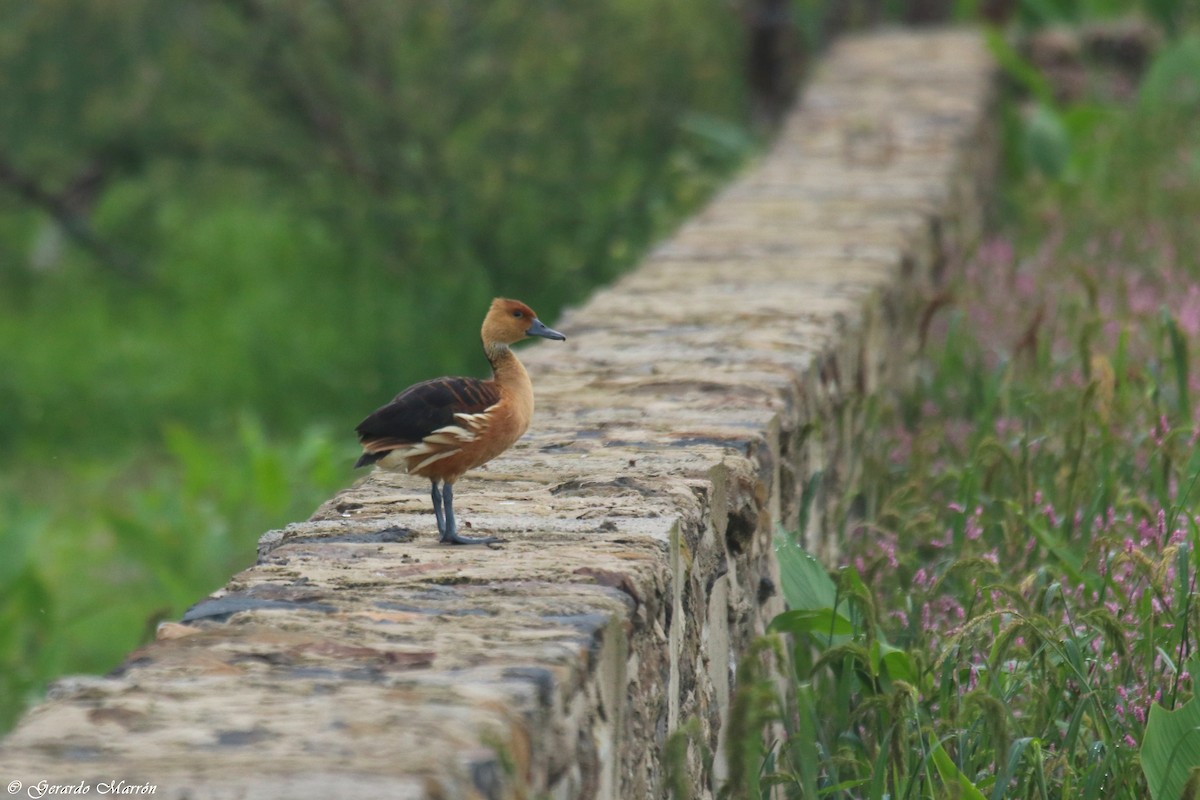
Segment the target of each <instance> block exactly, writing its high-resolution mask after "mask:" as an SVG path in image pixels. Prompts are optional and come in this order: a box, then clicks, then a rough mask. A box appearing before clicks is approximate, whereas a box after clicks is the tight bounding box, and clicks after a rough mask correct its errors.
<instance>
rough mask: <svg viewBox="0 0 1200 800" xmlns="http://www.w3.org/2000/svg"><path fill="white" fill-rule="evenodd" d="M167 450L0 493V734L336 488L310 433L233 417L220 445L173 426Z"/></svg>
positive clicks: (328, 459) (329, 456) (40, 474)
mask: <svg viewBox="0 0 1200 800" xmlns="http://www.w3.org/2000/svg"><path fill="white" fill-rule="evenodd" d="M166 438H167V441H168V453H167V455H166V456H165V457H163V458H162V459H161V460H158V461H156V462H154V463H146V462H145V461H144V460H140V459H139V460H138V461H135V462H131V463H128V464H125V465H117V466H116V467H114V465H111V464H106V463H98V462H93V463H88V462H67V463H65V464H63V465H61V466H60V468H61V469H63V470H64V471H65V474H62V475H52V474H50V473H48V472H44V471H43V470H45V469H46V468H45V467H41V468H40V469H39V470H38V471H37V472H35V473H34V474H30V475H27V476H24V477H23V478H21V479H19V480H14V481H13V482H12V483H11V484H6V485H5V486H4V487H3V489H2V490H0V508H2V509H3V511H4V513H3V515H0V551H2V552H4V553H5V559H4V560H3V562H0V596H2V597H3V598H4V603H3V604H0V698H3V703H2V704H0V727H7V725H8V724H9V723H10V722H11V721H12V719H13V717H14V716H15V715H16V714H17V713H18V712H19V711H20V708H21V705H22V703H23V702H24V701H25V700H27V699H29V698H30V697H31V696H32V695H34V694H35V693H36V692H37V691H38V690H40V688H41V686H42V684H43V683H44V682H45V680H46V678H47V676H50V675H57V674H61V673H63V672H64V671H68V670H71V671H89V672H100V671H104V670H107V669H109V668H110V667H111V666H112V665H114V664H115V663H116V662H117V661H118V660H119V659H120V658H121V657H122V656H123V655H124V654H125V653H127V652H128V651H129V650H131V649H132V648H134V647H135V646H137V645H138V644H139V643H140V642H143V641H145V640H146V639H148V638H149V637H150V636H152V635H153V632H154V628H155V624H156V623H157V622H158V621H159V620H161V619H164V618H170V617H176V616H178V615H179V614H181V613H182V612H183V611H184V610H185V609H186V608H187V607H188V606H189V605H191V604H192V603H194V602H195V601H196V600H197V599H198V598H199V597H201V596H202V595H203V594H204V593H205V592H207V591H211V590H214V589H216V588H217V587H219V586H220V585H221V584H222V583H223V582H224V581H225V579H226V578H227V577H228V576H229V575H230V574H231V572H233V571H235V570H238V569H241V568H244V567H246V566H249V565H250V563H252V561H253V552H254V550H253V548H254V543H255V541H256V540H257V538H258V536H259V535H260V534H262V533H264V532H265V531H266V530H268V529H269V528H270V527H271V526H273V525H279V524H282V523H283V522H285V521H289V520H294V519H302V518H305V517H307V516H308V515H309V514H310V513H311V512H312V509H313V507H314V506H315V505H316V504H317V503H319V502H320V501H321V500H324V499H325V498H326V497H328V496H329V494H330V493H332V492H333V491H334V490H335V489H336V488H337V487H338V486H339V485H340V484H342V483H344V482H345V479H346V475H345V470H344V467H345V466H346V465H347V464H348V459H347V458H343V457H341V456H343V455H344V452H343V448H342V446H341V445H340V444H337V445H335V444H334V441H335V440H334V439H333V438H332V437H331V435H330V433H329V432H328V431H326V430H323V429H310V430H309V431H307V432H305V433H304V434H303V435H301V436H300V437H298V439H297V440H296V441H294V442H287V441H282V440H277V439H272V438H270V437H268V436H267V435H266V434H265V433H264V431H263V427H262V425H261V424H260V423H259V422H257V420H255V419H254V418H252V417H249V416H244V417H243V418H242V419H241V420H240V421H239V424H238V427H237V430H236V432H235V438H234V441H233V442H227V441H226V440H224V439H207V438H203V437H200V436H198V435H196V434H195V433H192V432H190V431H188V430H187V429H184V428H181V427H173V428H171V429H170V430H169V431H168V432H167V435H166ZM62 480H67V481H69V482H70V483H71V486H72V491H73V493H74V495H73V496H72V497H71V498H69V499H63V498H61V497H59V496H58V492H59V491H60V489H59V488H58V483H59V481H62ZM85 512H86V513H85Z"/></svg>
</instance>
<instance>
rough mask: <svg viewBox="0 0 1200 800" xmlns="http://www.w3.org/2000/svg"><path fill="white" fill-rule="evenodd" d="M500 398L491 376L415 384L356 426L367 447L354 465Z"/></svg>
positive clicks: (476, 410) (369, 462) (371, 458)
mask: <svg viewBox="0 0 1200 800" xmlns="http://www.w3.org/2000/svg"><path fill="white" fill-rule="evenodd" d="M499 400H500V390H499V388H498V387H497V386H496V384H495V383H494V382H492V381H490V380H489V381H485V380H480V379H479V378H435V379H434V380H431V381H424V382H422V383H418V384H414V385H413V386H410V387H408V388H407V389H405V390H404V391H403V392H401V393H400V394H398V395H396V397H395V399H394V400H392V401H391V402H390V403H388V404H387V405H385V406H382V407H381V408H378V409H376V410H375V411H373V412H372V413H371V414H370V415H369V416H368V417H367V418H366V419H364V420H363V421H362V422H360V423H359V424H358V427H357V428H355V430H356V431H357V432H358V440H359V441H360V442H362V445H363V450H364V451H365V452H364V453H363V455H362V456H361V457H360V458H359V459H358V462H357V463H356V464H355V466H356V467H361V466H364V465H366V464H373V463H375V462H376V461H378V460H379V459H381V458H383V457H384V456H385V455H386V454H387V453H388V452H389V451H391V450H393V449H395V448H397V447H403V446H406V445H411V444H415V443H417V442H419V441H421V440H422V439H424V438H425V437H426V436H428V435H429V434H431V433H433V432H434V431H436V430H437V429H439V428H444V427H446V426H447V425H454V424H455V423H456V421H455V419H454V415H455V414H478V413H479V412H481V411H483V410H484V409H486V408H489V407H490V406H493V405H495V404H496V403H497V402H499Z"/></svg>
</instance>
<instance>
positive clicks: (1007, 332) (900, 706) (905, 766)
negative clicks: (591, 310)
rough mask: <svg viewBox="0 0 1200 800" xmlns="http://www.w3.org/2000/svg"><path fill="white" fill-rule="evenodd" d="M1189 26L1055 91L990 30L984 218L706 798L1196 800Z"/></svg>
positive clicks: (1198, 418)
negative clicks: (980, 235) (1132, 75)
mask: <svg viewBox="0 0 1200 800" xmlns="http://www.w3.org/2000/svg"><path fill="white" fill-rule="evenodd" d="M1028 5H1029V6H1030V7H1031V8H1036V9H1038V10H1045V8H1046V6H1047V5H1048V4H1032V3H1031V4H1028ZM1157 8H1158V9H1159V10H1160V11H1161V10H1164V9H1167V4H1159V6H1157ZM1179 8H1183V6H1182V5H1180V6H1179ZM1195 11H1196V9H1195V8H1192V9H1191V13H1192V15H1193V16H1192V17H1190V18H1188V19H1187V20H1186V21H1187V24H1181V25H1178V26H1176V27H1174V28H1172V29H1171V30H1170V31H1167V35H1166V36H1164V38H1163V42H1162V46H1161V48H1160V49H1159V50H1158V52H1157V53H1156V54H1155V55H1154V57H1153V58H1152V59H1151V60H1150V61H1149V63H1148V66H1147V69H1146V70H1145V72H1144V73H1143V74H1142V75H1141V79H1140V82H1134V84H1133V85H1132V86H1124V87H1122V86H1118V84H1115V83H1113V76H1112V75H1111V74H1109V75H1106V74H1104V72H1105V70H1104V68H1103V67H1102V66H1101V65H1097V64H1087V67H1088V70H1087V71H1088V78H1089V86H1088V88H1087V90H1086V91H1083V92H1082V93H1080V94H1078V95H1076V96H1073V97H1072V98H1071V99H1069V100H1067V99H1063V98H1062V97H1061V96H1060V95H1059V93H1058V92H1056V91H1054V87H1053V86H1052V84H1051V81H1049V80H1048V79H1047V77H1046V76H1045V75H1043V74H1040V73H1039V72H1038V71H1037V70H1036V69H1035V68H1034V67H1033V65H1032V64H1030V63H1029V62H1027V61H1025V60H1024V58H1023V57H1022V55H1021V54H1020V53H1019V52H1018V51H1016V50H1013V49H1011V48H1010V47H1009V46H1008V45H1007V44H1006V43H1005V41H1004V40H1003V39H1001V38H998V37H997V38H994V39H993V40H992V42H991V45H992V47H993V48H994V51H995V53H996V55H997V56H998V57H999V59H1000V61H1001V63H1002V64H1004V65H1005V72H1006V75H1007V76H1008V78H1009V79H1010V87H1009V88H1010V92H1009V95H1008V97H1007V98H1006V103H1005V109H1004V118H1005V125H1006V136H1005V142H1006V177H1005V181H1004V185H1003V193H1002V198H1001V199H1002V203H1001V206H1002V209H1001V210H1002V213H1001V215H1000V217H1001V219H1000V221H999V222H998V224H997V226H996V229H995V230H993V231H992V232H990V234H989V235H988V237H987V239H986V240H985V241H984V242H983V243H981V246H980V247H979V249H978V251H977V252H974V253H972V254H970V257H969V258H968V259H967V263H966V264H965V267H964V269H963V270H962V271H961V274H958V275H955V276H952V278H951V279H950V281H949V282H948V285H947V286H945V287H941V288H940V289H939V291H938V292H937V294H935V295H933V296H931V297H930V298H928V302H929V306H928V308H927V315H928V319H929V320H931V321H930V323H929V327H928V331H927V337H926V339H925V344H924V347H923V359H922V364H921V369H920V373H919V378H918V380H917V383H916V385H915V386H914V387H913V388H912V389H911V390H909V391H906V392H903V393H901V394H900V395H898V396H895V397H888V396H880V397H875V398H871V399H870V400H868V401H867V402H866V403H865V405H864V407H863V409H862V410H863V412H864V416H865V418H866V419H867V427H866V430H865V432H864V433H863V435H862V437H861V440H860V441H859V449H860V453H861V455H862V457H863V460H864V470H863V478H862V482H861V484H860V485H859V486H856V487H853V488H852V489H851V490H850V491H849V492H848V493H847V495H846V496H845V497H844V498H843V508H844V514H843V518H842V530H841V540H842V541H843V543H844V548H843V553H842V558H841V560H840V562H839V563H838V564H837V565H834V566H833V568H832V569H827V567H826V565H822V564H819V563H818V562H816V561H815V560H814V559H812V558H811V557H810V556H808V554H806V553H804V551H803V550H802V549H800V548H799V547H797V546H796V545H795V543H794V542H793V541H791V539H790V537H787V536H786V535H785V536H781V540H780V546H779V548H778V553H779V557H780V566H781V570H782V576H783V587H782V588H783V592H784V595H785V597H786V599H787V601H788V606H789V611H787V612H785V613H784V614H781V615H780V616H779V617H778V618H777V619H776V620H775V621H774V622H773V624H772V629H773V631H774V633H775V634H776V635H773V636H769V637H766V638H764V639H762V640H760V641H759V642H758V643H757V644H756V646H755V649H754V650H753V651H752V652H751V653H748V654H744V655H743V658H742V662H741V665H740V667H739V670H738V676H739V686H738V691H737V693H736V697H735V701H734V709H735V710H734V713H733V715H732V716H731V719H732V720H733V724H734V725H735V726H736V727H737V730H736V731H734V732H732V733H731V735H730V741H731V742H734V743H735V744H733V745H731V756H732V760H733V763H732V764H731V766H730V771H731V775H732V776H734V777H733V780H732V781H731V783H730V785H729V787H728V791H727V794H728V796H730V797H734V798H750V797H753V798H760V797H761V798H767V797H779V796H784V797H791V798H816V797H821V798H832V799H835V800H840V799H845V800H849V799H850V798H856V799H857V798H869V799H870V800H884V798H904V797H911V798H942V797H945V798H951V797H954V798H970V799H971V800H1005V799H1006V798H1030V799H1033V798H1037V799H1038V800H1045V799H1048V798H1064V799H1065V798H1071V800H1076V799H1077V798H1078V799H1083V800H1088V799H1090V798H1097V799H1099V798H1106V799H1107V798H1128V799H1129V800H1136V799H1139V798H1147V797H1149V798H1154V800H1179V798H1190V797H1196V796H1200V700H1198V699H1197V698H1196V694H1195V680H1196V676H1197V675H1198V674H1200V656H1198V655H1197V652H1198V645H1200V640H1198V631H1200V602H1198V601H1200V594H1198V592H1197V576H1198V575H1200V513H1198V512H1200V451H1198V449H1197V442H1198V441H1200V403H1198V402H1197V397H1200V394H1198V393H1200V363H1198V360H1197V351H1198V347H1197V340H1198V339H1200V247H1198V245H1200V226H1197V224H1196V223H1197V220H1200V31H1198V30H1197V28H1196V25H1195V23H1196V22H1197V20H1196V18H1195V16H1194V14H1195ZM1085 16H1086V15H1085ZM815 480H816V481H819V480H820V476H819V475H818V476H815ZM780 634H787V636H782V635H780ZM764 663H774V664H775V665H777V666H778V667H779V668H781V669H783V670H785V671H787V672H790V674H791V675H792V677H793V681H792V683H791V685H790V686H789V688H788V690H787V691H786V692H782V693H780V692H778V691H777V690H776V688H775V684H773V683H772V681H771V680H770V679H769V678H768V676H767V674H766V673H764V671H763V666H764ZM764 731H765V732H766V734H765V735H763V732H764ZM688 736H689V732H688V730H687V728H686V727H685V728H684V729H683V730H682V731H681V732H680V733H678V734H677V735H676V738H675V740H674V742H673V746H672V747H670V748H669V750H670V751H671V752H673V753H676V754H679V753H681V752H682V747H681V744H680V742H681V741H682V740H686V738H687V737H688ZM693 746H696V745H693ZM678 763H680V762H676V765H678ZM772 792H774V793H772ZM684 794H685V792H683V791H677V792H676V793H675V796H676V797H681V796H683V795H684Z"/></svg>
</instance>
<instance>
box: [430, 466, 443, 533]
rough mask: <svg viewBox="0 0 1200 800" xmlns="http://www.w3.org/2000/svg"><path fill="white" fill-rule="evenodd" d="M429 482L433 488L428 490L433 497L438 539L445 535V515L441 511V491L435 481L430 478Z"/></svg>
mask: <svg viewBox="0 0 1200 800" xmlns="http://www.w3.org/2000/svg"><path fill="white" fill-rule="evenodd" d="M430 483H431V484H432V485H433V490H432V491H431V492H430V496H431V497H432V498H433V516H434V517H435V518H436V519H437V526H438V538H439V539H440V538H442V537H443V536H445V535H446V516H445V514H443V513H442V492H441V490H440V489H439V488H438V482H437V481H434V480H431V481H430Z"/></svg>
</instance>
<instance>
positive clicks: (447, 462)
mask: <svg viewBox="0 0 1200 800" xmlns="http://www.w3.org/2000/svg"><path fill="white" fill-rule="evenodd" d="M480 334H481V336H482V338H483V352H484V353H485V354H486V355H487V359H488V361H489V362H491V365H492V377H491V379H490V380H486V381H485V380H480V379H478V378H435V379H433V380H431V381H424V382H423V383H418V384H415V385H414V386H410V387H408V388H407V389H405V390H404V391H403V392H401V393H400V394H398V395H396V399H394V400H392V402H390V403H388V404H387V405H385V406H383V407H382V408H379V409H377V410H376V411H375V412H373V413H372V414H371V415H370V416H369V417H367V418H366V419H364V420H363V421H362V422H360V423H359V425H358V428H357V429H356V430H357V431H358V440H359V441H360V442H361V443H362V448H363V454H362V455H361V456H359V459H358V461H357V462H355V464H354V466H355V467H362V466H366V465H368V464H378V465H379V466H380V467H382V468H383V469H386V470H389V471H392V472H407V473H409V474H410V475H419V476H421V477H423V478H428V479H429V481H430V483H432V484H433V492H432V496H433V515H434V517H436V518H437V527H438V535H439V540H440V541H441V542H443V543H445V544H490V543H492V542H497V541H500V540H499V539H497V538H496V537H494V536H485V537H478V538H471V537H467V536H460V535H459V534H458V526H457V524H456V523H455V521H454V482H455V481H456V480H458V479H459V477H461V476H462V474H463V473H464V472H466V471H467V470H469V469H474V468H475V467H478V466H479V465H481V464H484V463H486V462H488V461H491V460H492V459H493V458H495V457H496V456H498V455H500V454H501V453H503V452H504V451H505V450H507V449H508V448H509V447H511V446H512V444H513V442H515V441H517V439H519V438H521V435H522V434H524V433H525V431H526V429H527V428H528V427H529V419H530V417H532V416H533V384H532V383H530V381H529V373H528V372H526V371H525V367H524V366H523V365H522V364H521V362H520V361H519V360H517V357H516V355H514V354H513V351H512V350H510V349H509V345H510V344H512V343H514V342H519V341H520V340H522V339H524V338H525V337H526V336H540V337H542V338H543V339H557V340H559V341H563V340H565V339H566V338H567V337H566V336H563V335H562V334H561V333H559V332H558V331H556V330H551V329H550V328H547V327H546V326H545V325H543V324H542V321H541V320H539V319H538V318H537V315H536V314H534V313H533V309H531V308H530V307H529V306H527V305H525V304H524V303H521V302H519V301H517V300H506V299H504V298H503V297H497V298H496V299H495V300H493V301H492V306H491V308H490V309H489V310H488V313H487V316H486V317H485V318H484V320H483V328H482V330H481V331H480ZM439 484H441V487H439Z"/></svg>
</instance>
